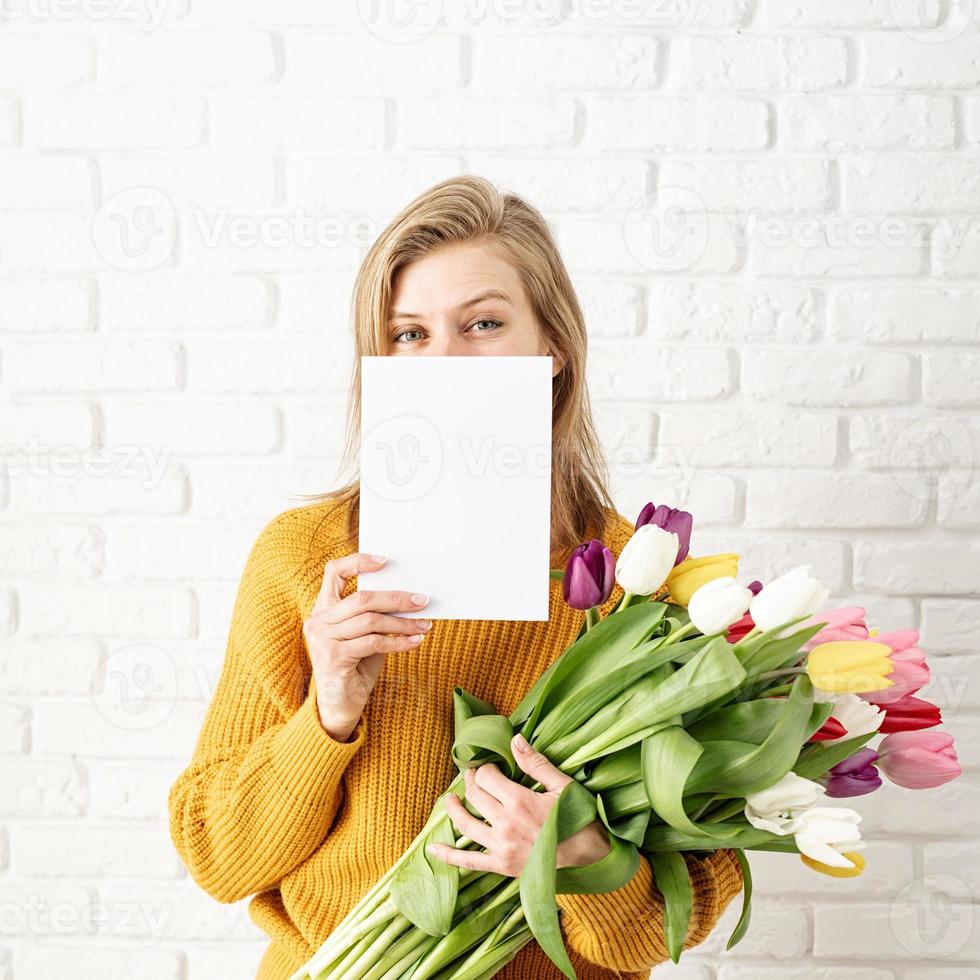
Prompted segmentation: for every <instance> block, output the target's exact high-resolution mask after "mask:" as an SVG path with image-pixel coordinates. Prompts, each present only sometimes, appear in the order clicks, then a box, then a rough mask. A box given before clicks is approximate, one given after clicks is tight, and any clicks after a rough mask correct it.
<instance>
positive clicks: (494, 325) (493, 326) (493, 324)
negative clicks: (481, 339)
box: [473, 320, 501, 333]
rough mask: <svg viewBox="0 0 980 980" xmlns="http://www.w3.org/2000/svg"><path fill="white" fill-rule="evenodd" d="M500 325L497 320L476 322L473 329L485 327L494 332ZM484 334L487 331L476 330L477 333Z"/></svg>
mask: <svg viewBox="0 0 980 980" xmlns="http://www.w3.org/2000/svg"><path fill="white" fill-rule="evenodd" d="M500 325H501V323H500V321H499V320H477V321H476V323H474V324H473V327H474V328H476V327H481V326H486V327H488V328H489V329H490V330H494V329H496V328H497V327H499V326H500ZM486 332H487V331H485V330H477V333H486Z"/></svg>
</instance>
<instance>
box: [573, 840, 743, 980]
mask: <svg viewBox="0 0 980 980" xmlns="http://www.w3.org/2000/svg"><path fill="white" fill-rule="evenodd" d="M684 860H685V861H686V863H687V868H688V872H689V873H690V876H691V888H692V891H693V894H694V904H693V909H692V912H691V923H690V927H689V929H688V933H687V939H686V940H685V943H684V948H685V949H690V948H691V947H692V946H696V945H698V944H699V943H701V942H704V940H705V939H706V938H707V937H708V934H709V933H710V932H711V930H712V929H713V928H714V926H715V923H716V922H717V921H718V919H719V917H720V916H721V914H722V912H724V911H725V908H726V907H727V906H728V903H729V902H731V900H732V899H733V898H734V897H735V896H736V895H737V894H738V893H739V892H740V891H741V889H742V872H741V869H740V868H739V864H738V859H737V858H736V857H735V853H734V852H733V851H731V850H718V851H713V852H712V853H711V854H709V855H708V856H707V857H705V858H703V859H702V858H697V857H695V856H694V855H692V854H685V855H684ZM557 901H558V906H559V908H560V909H561V910H562V929H563V931H564V933H565V938H566V940H567V942H568V945H569V946H570V947H571V948H572V949H573V950H575V952H577V953H579V954H580V955H581V956H582V957H583V958H584V959H586V960H588V961H589V962H590V963H595V964H596V965H597V966H600V967H604V968H605V969H608V970H618V971H621V972H624V973H631V972H633V973H639V972H643V971H647V970H649V969H651V968H652V967H654V966H656V964H658V963H662V962H663V961H664V960H666V959H667V958H668V953H667V944H666V940H665V938H664V914H663V913H664V904H663V898H662V896H661V894H660V892H658V891H657V889H656V885H655V884H654V877H653V869H652V867H651V865H650V862H649V861H648V860H647V858H645V857H643V856H642V855H641V856H640V864H639V867H638V868H637V871H636V874H635V875H633V877H632V878H631V879H630V880H629V881H628V882H627V883H626V884H625V885H623V886H622V887H620V888H618V889H616V890H615V891H611V892H605V893H602V894H599V895H558V896H557Z"/></svg>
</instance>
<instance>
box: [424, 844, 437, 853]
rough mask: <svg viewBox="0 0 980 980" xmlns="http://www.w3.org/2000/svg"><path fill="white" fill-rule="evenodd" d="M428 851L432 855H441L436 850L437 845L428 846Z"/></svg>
mask: <svg viewBox="0 0 980 980" xmlns="http://www.w3.org/2000/svg"><path fill="white" fill-rule="evenodd" d="M426 850H427V851H428V852H429V853H430V854H438V853H439V852H438V851H437V850H436V845H435V844H429V845H428V847H426Z"/></svg>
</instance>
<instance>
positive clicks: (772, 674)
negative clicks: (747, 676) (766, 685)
mask: <svg viewBox="0 0 980 980" xmlns="http://www.w3.org/2000/svg"><path fill="white" fill-rule="evenodd" d="M805 673H806V667H786V668H784V669H783V670H770V671H767V672H766V673H764V674H756V675H755V677H753V678H752V681H753V682H758V681H775V680H779V678H780V677H794V676H799V675H800V674H805Z"/></svg>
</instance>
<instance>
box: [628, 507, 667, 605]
mask: <svg viewBox="0 0 980 980" xmlns="http://www.w3.org/2000/svg"><path fill="white" fill-rule="evenodd" d="M677 548H678V540H677V535H676V534H673V533H671V532H670V531H665V530H664V529H663V528H662V527H659V526H658V525H656V524H644V525H642V526H641V527H639V528H637V529H636V530H635V531H634V532H633V536H632V537H631V538H630V539H629V541H627V542H626V545H625V547H624V548H623V550H622V552H621V553H620V556H619V560H618V561H617V562H616V581H617V582H618V583H619V584H620V585H621V586H622V587H623V591H625V592H631V593H632V594H633V595H652V594H653V593H654V592H656V591H657V589H659V588H660V586H661V585H663V584H664V581H665V580H666V578H667V575H668V574H669V573H670V570H671V569H672V568H673V567H674V559H675V558H676V557H677Z"/></svg>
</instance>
